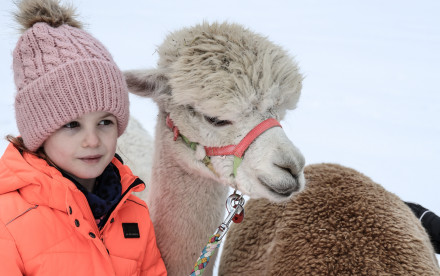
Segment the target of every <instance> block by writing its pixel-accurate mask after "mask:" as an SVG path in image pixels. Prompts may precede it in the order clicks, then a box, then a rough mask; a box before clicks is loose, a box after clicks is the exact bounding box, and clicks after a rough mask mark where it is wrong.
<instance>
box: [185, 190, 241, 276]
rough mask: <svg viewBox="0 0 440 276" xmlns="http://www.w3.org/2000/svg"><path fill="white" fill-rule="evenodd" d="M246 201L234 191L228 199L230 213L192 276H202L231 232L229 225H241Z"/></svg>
mask: <svg viewBox="0 0 440 276" xmlns="http://www.w3.org/2000/svg"><path fill="white" fill-rule="evenodd" d="M244 203H245V200H244V198H243V196H242V195H239V194H237V193H236V191H234V193H233V194H231V195H230V196H229V197H228V199H227V200H226V210H227V211H228V212H229V214H228V216H227V217H226V219H225V220H224V221H223V222H222V224H220V226H219V227H218V228H217V230H216V231H215V233H214V235H212V236H211V237H210V238H209V241H208V243H207V244H206V246H205V247H204V248H203V250H202V253H201V254H200V257H199V258H198V259H197V261H196V264H195V265H194V268H193V270H192V271H191V273H190V276H195V275H202V273H203V271H204V270H205V267H206V266H207V265H208V263H209V261H210V259H211V256H212V254H214V253H215V250H216V249H217V248H218V247H219V246H220V244H221V240H222V238H223V237H224V236H225V235H226V232H228V230H229V225H230V224H231V222H234V223H240V222H242V221H243V218H244V208H243V205H244Z"/></svg>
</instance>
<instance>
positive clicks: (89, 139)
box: [83, 131, 99, 148]
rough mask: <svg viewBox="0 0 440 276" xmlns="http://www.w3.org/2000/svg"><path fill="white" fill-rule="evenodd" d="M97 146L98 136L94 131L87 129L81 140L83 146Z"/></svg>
mask: <svg viewBox="0 0 440 276" xmlns="http://www.w3.org/2000/svg"><path fill="white" fill-rule="evenodd" d="M97 146H99V136H98V134H97V133H96V131H88V132H87V133H86V134H85V136H84V140H83V147H85V148H86V147H90V148H94V147H97Z"/></svg>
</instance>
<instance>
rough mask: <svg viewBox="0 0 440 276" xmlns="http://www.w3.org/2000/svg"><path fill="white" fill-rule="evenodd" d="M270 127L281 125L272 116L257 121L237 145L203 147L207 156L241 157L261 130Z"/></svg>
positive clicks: (263, 130)
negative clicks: (259, 121)
mask: <svg viewBox="0 0 440 276" xmlns="http://www.w3.org/2000/svg"><path fill="white" fill-rule="evenodd" d="M272 127H281V125H280V123H279V122H278V121H277V120H275V119H274V118H269V119H267V120H265V121H263V122H261V123H259V124H258V125H257V126H256V127H254V128H253V129H252V130H251V131H249V133H248V134H246V136H245V137H244V138H243V139H242V140H241V141H240V143H238V145H229V146H224V147H205V151H206V155H207V156H216V155H234V156H237V157H239V158H242V157H243V154H244V152H245V151H246V150H247V148H248V147H249V146H250V144H252V142H253V141H254V140H255V139H257V137H258V136H260V135H261V134H262V133H263V132H265V131H266V130H268V129H270V128H272Z"/></svg>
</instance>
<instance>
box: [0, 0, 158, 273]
mask: <svg viewBox="0 0 440 276" xmlns="http://www.w3.org/2000/svg"><path fill="white" fill-rule="evenodd" d="M18 7H19V11H18V13H17V14H16V18H17V19H18V21H19V22H20V24H21V25H22V26H23V27H24V32H23V34H22V35H21V37H20V39H19V41H18V43H17V45H16V48H15V50H14V52H13V70H14V79H15V84H16V87H17V93H16V98H15V115H16V121H17V126H18V130H19V132H20V135H21V136H19V137H12V136H8V139H9V141H10V144H9V146H8V147H7V149H6V151H5V153H4V154H3V156H2V157H1V159H0V272H1V273H0V274H1V275H9V276H11V275H28V276H30V275H45V276H47V275H100V276H101V275H166V270H165V266H164V263H163V260H162V258H161V255H160V252H159V250H158V248H157V245H156V238H155V234H154V228H153V225H152V222H151V220H150V217H149V213H148V209H147V206H146V204H145V202H143V201H142V200H140V199H139V198H137V197H136V196H134V195H132V192H133V191H139V190H142V189H143V188H144V187H145V185H144V183H143V182H142V181H141V180H139V179H138V178H137V177H136V176H134V175H133V174H132V173H131V171H130V169H129V168H128V167H127V166H125V165H123V164H122V161H121V160H120V159H119V158H118V156H116V157H115V149H116V140H117V138H118V137H119V136H120V135H121V134H122V133H123V132H124V130H125V128H126V126H127V122H128V117H129V102H128V91H127V88H126V85H125V81H124V78H123V75H122V73H121V71H120V70H119V69H118V67H117V66H116V64H115V63H114V61H113V59H112V57H111V56H110V54H109V53H108V51H107V50H106V49H105V48H104V46H103V45H102V44H101V43H100V42H99V41H98V40H96V39H95V38H93V37H92V36H91V35H90V34H88V33H87V32H85V31H84V30H82V29H81V24H80V23H79V22H78V21H76V20H75V18H74V17H73V14H74V10H73V9H72V8H65V7H62V6H60V5H59V4H58V1H57V0H25V1H22V2H21V3H19V5H18Z"/></svg>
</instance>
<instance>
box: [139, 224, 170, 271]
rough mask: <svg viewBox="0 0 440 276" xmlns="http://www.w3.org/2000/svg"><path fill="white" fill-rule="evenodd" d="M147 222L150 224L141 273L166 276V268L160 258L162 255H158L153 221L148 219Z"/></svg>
mask: <svg viewBox="0 0 440 276" xmlns="http://www.w3.org/2000/svg"><path fill="white" fill-rule="evenodd" d="M148 223H149V224H150V225H149V231H148V242H147V246H146V248H145V257H144V261H143V264H142V268H141V275H142V276H146V275H149V276H150V275H157V276H166V275H167V270H166V268H165V264H164V262H163V260H162V256H161V255H160V251H159V248H158V247H157V243H156V235H155V233H154V227H153V223H152V222H151V220H150V219H149V222H148Z"/></svg>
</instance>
